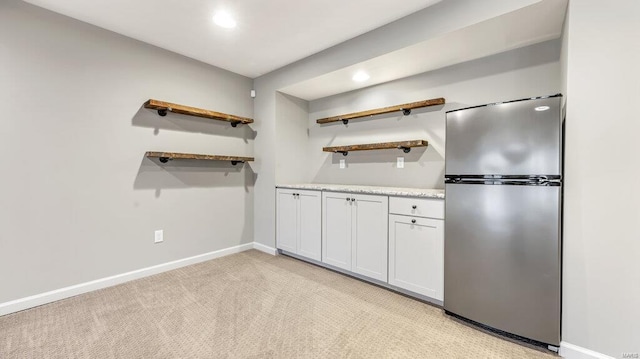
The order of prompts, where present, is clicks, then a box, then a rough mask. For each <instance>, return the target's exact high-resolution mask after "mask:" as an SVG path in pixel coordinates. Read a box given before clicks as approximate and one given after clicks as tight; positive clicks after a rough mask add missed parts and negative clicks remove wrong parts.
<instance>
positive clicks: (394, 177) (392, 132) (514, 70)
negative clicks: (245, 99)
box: [278, 40, 560, 188]
mask: <svg viewBox="0 0 640 359" xmlns="http://www.w3.org/2000/svg"><path fill="white" fill-rule="evenodd" d="M559 57H560V40H553V41H547V42H544V43H540V44H537V45H533V46H528V47H525V48H521V49H517V50H512V51H508V52H505V53H502V54H498V55H494V56H489V57H486V58H483V59H479V60H475V61H470V62H466V63H462V64H459V65H454V66H450V67H447V68H443V69H440V70H436V71H431V72H427V73H424V74H422V75H418V76H412V77H410V78H406V79H402V80H398V81H393V82H389V83H386V84H382V85H378V86H373V87H369V88H366V89H363V90H359V91H353V92H349V93H346V94H341V95H336V96H332V97H329V98H325V99H320V100H316V101H312V102H310V104H309V110H310V116H309V121H308V124H309V141H308V145H307V153H308V158H307V160H306V161H305V163H306V166H305V168H306V170H307V173H308V177H307V181H309V182H315V183H340V184H361V185H380V186H398V187H420V188H444V156H445V152H444V139H445V112H446V111H448V110H452V109H456V108H463V107H469V106H474V105H480V104H484V103H489V102H497V101H506V100H515V99H520V98H527V97H533V96H540V95H549V94H555V93H558V92H560V64H559ZM437 97H444V98H445V99H446V101H447V104H446V105H444V106H437V107H433V108H425V109H416V110H414V111H412V114H411V115H409V116H406V117H405V116H403V115H402V114H401V113H400V112H398V113H394V114H387V115H378V116H374V117H372V118H366V119H361V120H354V121H352V122H350V123H349V124H348V125H346V126H345V125H343V124H342V122H336V123H333V124H327V125H322V126H320V125H318V124H316V123H315V120H316V119H318V118H323V117H329V116H335V115H340V114H345V113H350V112H355V111H361V110H368V109H372V108H379V107H385V106H392V105H397V104H402V103H408V102H414V101H420V100H426V99H430V98H437ZM402 140H427V141H428V142H429V146H428V147H426V148H414V149H413V150H411V152H410V153H408V154H405V153H403V152H402V151H400V150H380V151H363V152H351V153H349V155H348V156H347V157H343V156H342V154H330V153H327V152H322V147H324V146H339V145H349V144H361V143H376V142H392V141H402ZM286 144H287V142H279V143H278V146H285V145H286ZM397 157H404V161H405V165H404V168H403V169H399V168H397V167H396V161H397V160H396V159H397ZM341 159H345V160H346V164H347V168H346V169H340V168H339V161H340V160H341Z"/></svg>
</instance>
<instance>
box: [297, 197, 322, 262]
mask: <svg viewBox="0 0 640 359" xmlns="http://www.w3.org/2000/svg"><path fill="white" fill-rule="evenodd" d="M297 193H299V194H300V196H298V224H299V227H298V228H299V232H298V254H299V255H301V256H304V257H307V258H311V259H315V260H317V261H319V260H320V253H321V252H322V234H321V233H322V229H321V223H322V211H321V208H322V198H321V195H320V193H321V192H318V191H298V192H297Z"/></svg>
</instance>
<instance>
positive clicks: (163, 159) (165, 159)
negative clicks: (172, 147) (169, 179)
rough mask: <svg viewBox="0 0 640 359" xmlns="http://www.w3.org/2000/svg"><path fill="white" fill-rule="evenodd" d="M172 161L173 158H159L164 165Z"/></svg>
mask: <svg viewBox="0 0 640 359" xmlns="http://www.w3.org/2000/svg"><path fill="white" fill-rule="evenodd" d="M172 159H173V158H170V157H160V158H159V160H160V162H162V163H167V162H169V160H172Z"/></svg>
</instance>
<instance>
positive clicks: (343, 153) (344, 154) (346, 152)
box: [333, 151, 349, 156]
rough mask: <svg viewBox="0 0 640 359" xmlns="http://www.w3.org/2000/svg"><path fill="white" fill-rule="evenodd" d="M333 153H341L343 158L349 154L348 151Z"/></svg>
mask: <svg viewBox="0 0 640 359" xmlns="http://www.w3.org/2000/svg"><path fill="white" fill-rule="evenodd" d="M333 153H342V155H343V156H346V155H348V154H349V151H333Z"/></svg>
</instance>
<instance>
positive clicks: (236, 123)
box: [231, 121, 242, 127]
mask: <svg viewBox="0 0 640 359" xmlns="http://www.w3.org/2000/svg"><path fill="white" fill-rule="evenodd" d="M240 123H242V122H240V121H232V122H231V127H238V124H240Z"/></svg>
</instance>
